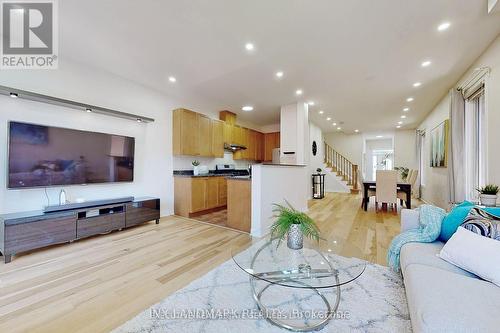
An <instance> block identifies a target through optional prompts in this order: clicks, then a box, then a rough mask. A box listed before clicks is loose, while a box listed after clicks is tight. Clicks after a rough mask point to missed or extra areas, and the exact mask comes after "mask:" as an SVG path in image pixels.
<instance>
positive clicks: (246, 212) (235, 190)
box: [227, 179, 252, 232]
mask: <svg viewBox="0 0 500 333" xmlns="http://www.w3.org/2000/svg"><path fill="white" fill-rule="evenodd" d="M251 225H252V182H251V181H249V180H244V179H228V181H227V226H228V227H229V228H233V229H238V230H241V231H245V232H250V228H251Z"/></svg>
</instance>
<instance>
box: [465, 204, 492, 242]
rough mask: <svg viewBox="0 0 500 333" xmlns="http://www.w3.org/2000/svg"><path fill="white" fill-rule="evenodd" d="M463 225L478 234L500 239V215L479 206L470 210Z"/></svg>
mask: <svg viewBox="0 0 500 333" xmlns="http://www.w3.org/2000/svg"><path fill="white" fill-rule="evenodd" d="M462 227H464V228H465V229H467V230H469V231H472V232H475V233H476V234H479V235H482V236H485V237H488V238H492V239H496V240H498V241H500V217H498V216H495V215H493V214H490V213H488V212H487V211H485V210H483V209H481V208H479V207H474V208H472V209H471V210H470V212H469V215H467V217H466V218H465V220H464V222H463V223H462Z"/></svg>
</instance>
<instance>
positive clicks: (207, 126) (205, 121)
mask: <svg viewBox="0 0 500 333" xmlns="http://www.w3.org/2000/svg"><path fill="white" fill-rule="evenodd" d="M193 134H194V133H191V135H193ZM211 138H212V121H211V119H210V118H208V117H205V116H202V115H200V114H198V147H199V155H200V156H212V139H211Z"/></svg>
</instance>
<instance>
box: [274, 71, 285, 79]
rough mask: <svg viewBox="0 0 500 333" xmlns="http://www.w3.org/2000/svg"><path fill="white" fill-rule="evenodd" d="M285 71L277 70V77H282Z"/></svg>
mask: <svg viewBox="0 0 500 333" xmlns="http://www.w3.org/2000/svg"><path fill="white" fill-rule="evenodd" d="M283 75H284V73H283V72H282V71H279V72H276V77H277V78H282V77H283Z"/></svg>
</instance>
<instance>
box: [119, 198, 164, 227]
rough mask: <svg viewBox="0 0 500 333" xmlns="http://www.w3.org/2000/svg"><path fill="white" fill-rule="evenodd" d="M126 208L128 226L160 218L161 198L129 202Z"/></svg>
mask: <svg viewBox="0 0 500 333" xmlns="http://www.w3.org/2000/svg"><path fill="white" fill-rule="evenodd" d="M126 210H127V219H126V226H127V227H130V226H133V225H137V224H140V223H144V222H149V221H153V220H158V219H159V218H160V199H152V200H145V201H140V202H132V203H128V204H127V208H126Z"/></svg>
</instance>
